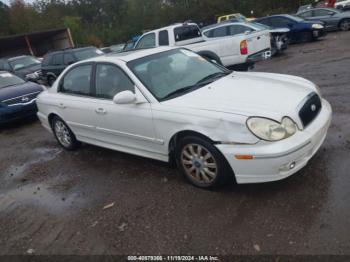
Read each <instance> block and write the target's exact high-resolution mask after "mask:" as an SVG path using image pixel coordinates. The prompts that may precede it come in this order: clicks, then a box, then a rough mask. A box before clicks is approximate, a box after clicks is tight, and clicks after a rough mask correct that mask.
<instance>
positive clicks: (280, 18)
mask: <svg viewBox="0 0 350 262" xmlns="http://www.w3.org/2000/svg"><path fill="white" fill-rule="evenodd" d="M255 22H258V23H261V24H264V25H268V26H271V27H273V28H289V29H290V32H289V33H288V38H289V39H290V41H291V42H292V43H297V42H310V41H312V40H316V39H318V38H320V37H323V36H325V35H326V34H327V33H326V30H325V27H324V23H323V22H321V21H306V20H304V19H302V18H300V17H298V16H294V15H273V16H268V17H263V18H259V19H256V20H255Z"/></svg>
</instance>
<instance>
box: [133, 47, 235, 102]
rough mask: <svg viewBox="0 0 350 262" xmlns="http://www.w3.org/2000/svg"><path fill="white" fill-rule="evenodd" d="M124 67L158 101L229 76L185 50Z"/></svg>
mask: <svg viewBox="0 0 350 262" xmlns="http://www.w3.org/2000/svg"><path fill="white" fill-rule="evenodd" d="M127 65H128V67H129V68H130V69H131V71H133V73H134V74H135V75H136V76H137V77H138V78H139V79H140V80H141V82H142V83H143V84H144V85H145V86H146V87H147V88H148V90H149V91H150V92H151V93H152V94H153V95H154V96H155V97H156V98H157V99H158V100H159V101H164V100H167V99H170V98H174V97H176V96H179V95H183V94H186V93H188V92H191V91H194V90H195V89H197V88H200V87H201V86H203V84H209V83H210V81H211V82H213V81H215V80H217V79H218V77H222V76H224V75H225V74H229V73H230V71H228V70H227V69H224V68H223V67H220V66H218V65H215V64H214V63H211V62H209V61H207V60H206V59H204V58H203V57H201V56H199V55H197V54H196V53H193V52H191V51H188V50H185V49H175V50H171V51H166V52H162V53H158V54H154V55H151V56H147V57H144V58H141V59H137V60H134V61H131V62H129V63H128V64H127ZM182 91H183V92H182ZM173 94H176V95H175V96H172V95H173Z"/></svg>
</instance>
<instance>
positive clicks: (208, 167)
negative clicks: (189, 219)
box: [176, 137, 234, 188]
mask: <svg viewBox="0 0 350 262" xmlns="http://www.w3.org/2000/svg"><path fill="white" fill-rule="evenodd" d="M176 158H177V162H178V167H179V168H180V170H181V171H182V173H183V175H184V176H185V178H186V179H187V180H188V181H189V182H190V183H191V184H193V185H195V186H197V187H200V188H213V187H218V186H222V185H223V184H224V183H226V182H228V181H229V179H230V178H231V181H232V183H233V182H234V179H233V177H232V170H231V168H230V167H229V166H228V163H227V162H226V159H225V158H224V157H223V155H222V154H221V152H220V151H219V150H218V149H217V148H216V147H215V146H214V145H212V144H211V143H209V142H207V141H206V140H204V139H202V138H199V137H186V138H184V139H182V140H181V141H180V143H179V146H178V148H177V157H176Z"/></svg>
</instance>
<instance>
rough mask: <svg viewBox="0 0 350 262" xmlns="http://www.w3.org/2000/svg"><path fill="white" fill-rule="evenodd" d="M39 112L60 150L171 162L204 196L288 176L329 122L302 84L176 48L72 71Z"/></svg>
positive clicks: (323, 105) (44, 97) (314, 93)
mask: <svg viewBox="0 0 350 262" xmlns="http://www.w3.org/2000/svg"><path fill="white" fill-rule="evenodd" d="M37 105H38V108H39V112H38V116H39V119H40V120H41V122H42V124H43V126H44V127H46V128H47V129H48V130H50V131H51V130H52V131H53V133H54V135H55V137H56V139H57V141H58V142H59V143H60V144H61V146H63V147H64V148H66V149H68V150H73V149H75V148H77V146H78V145H79V142H85V143H88V144H93V145H97V146H101V147H105V148H109V149H114V150H118V151H122V152H126V153H130V154H134V155H139V156H143V157H148V158H152V159H157V160H161V161H176V163H177V165H178V167H179V168H180V169H181V171H182V173H183V174H184V175H185V177H186V178H187V179H188V180H189V181H190V182H191V183H192V184H194V185H196V186H198V187H202V188H209V187H214V186H218V185H222V184H223V183H233V182H237V183H260V182H268V181H276V180H281V179H284V178H286V177H289V176H290V175H292V174H294V173H296V172H297V171H298V170H300V169H301V168H302V167H304V166H305V165H306V164H307V162H308V161H309V160H310V159H311V157H312V156H313V155H314V154H315V153H316V152H317V151H318V149H319V148H320V147H321V145H322V143H323V141H324V139H325V137H326V134H327V130H328V128H329V125H330V122H331V115H332V109H331V106H330V104H329V103H328V102H327V101H326V100H325V99H323V98H322V97H321V94H320V92H319V89H318V88H317V86H316V85H315V84H313V83H311V82H309V81H307V80H305V79H302V78H300V77H295V76H290V75H279V74H269V73H238V72H230V71H228V70H227V69H225V68H224V67H221V66H219V65H217V64H215V63H212V62H209V61H207V60H206V59H204V58H202V57H201V56H199V55H197V54H195V53H193V52H191V51H188V50H187V49H182V48H157V49H148V50H139V51H134V52H130V53H120V54H110V55H106V56H101V57H96V58H93V59H90V60H87V61H84V62H79V63H76V64H74V65H72V66H70V67H69V68H67V69H66V70H65V71H64V72H63V73H62V75H61V76H60V77H59V78H58V79H57V81H56V82H55V84H54V85H53V87H52V88H51V89H49V90H47V91H45V92H43V93H42V94H41V95H40V96H39V97H38V99H37Z"/></svg>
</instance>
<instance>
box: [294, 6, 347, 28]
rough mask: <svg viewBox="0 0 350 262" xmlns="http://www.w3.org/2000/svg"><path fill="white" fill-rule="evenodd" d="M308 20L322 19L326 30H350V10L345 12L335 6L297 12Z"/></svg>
mask: <svg viewBox="0 0 350 262" xmlns="http://www.w3.org/2000/svg"><path fill="white" fill-rule="evenodd" d="M297 15H298V16H299V17H301V18H303V19H305V20H308V21H315V20H316V21H322V22H324V24H325V27H326V30H329V31H331V30H342V31H348V30H350V12H343V11H341V10H338V9H334V8H315V9H310V10H307V11H302V12H299V13H297Z"/></svg>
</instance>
